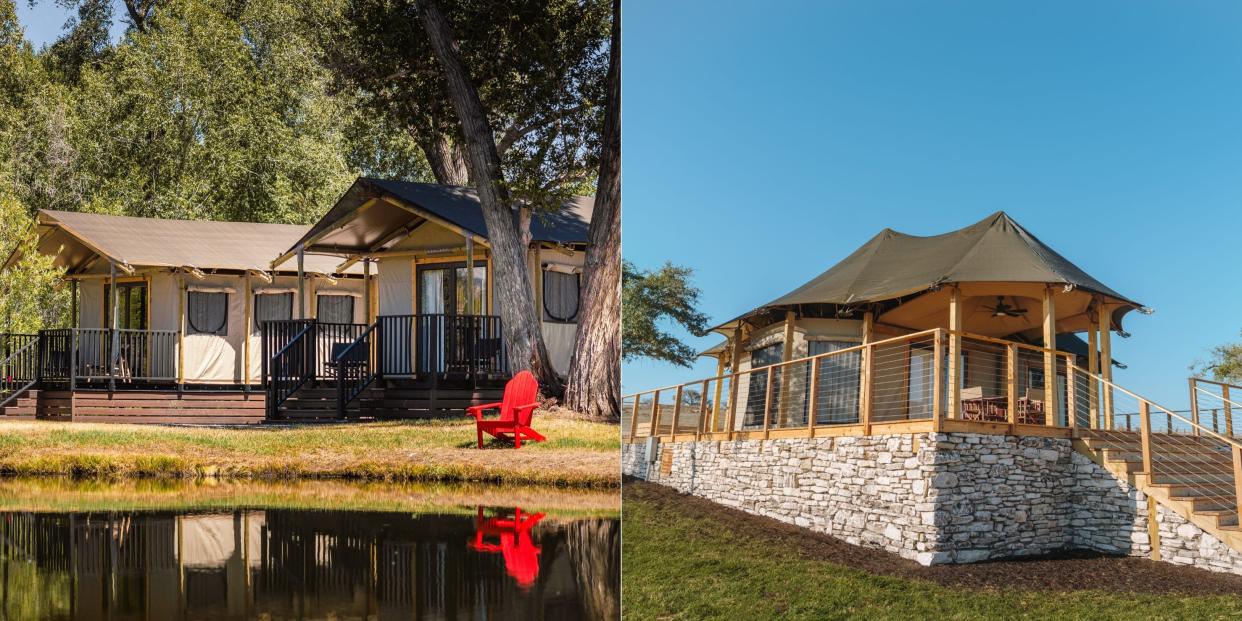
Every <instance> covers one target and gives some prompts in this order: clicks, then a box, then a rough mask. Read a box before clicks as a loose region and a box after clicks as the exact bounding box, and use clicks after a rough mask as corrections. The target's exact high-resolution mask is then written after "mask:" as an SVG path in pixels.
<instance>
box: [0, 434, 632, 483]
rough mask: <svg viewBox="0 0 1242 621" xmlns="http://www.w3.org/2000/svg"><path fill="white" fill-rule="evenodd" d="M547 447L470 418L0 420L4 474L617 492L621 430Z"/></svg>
mask: <svg viewBox="0 0 1242 621" xmlns="http://www.w3.org/2000/svg"><path fill="white" fill-rule="evenodd" d="M537 420H539V424H538V425H537V427H536V428H537V429H539V431H540V432H541V433H543V434H544V435H545V436H547V437H548V441H547V442H541V443H534V444H526V445H523V447H522V448H521V450H517V451H515V450H514V449H513V448H512V447H511V446H509V445H505V444H502V443H498V442H492V443H489V444H488V445H487V448H485V449H484V450H479V449H477V448H475V430H474V425H473V421H471V420H467V419H465V418H464V417H463V418H462V419H447V420H424V421H409V422H405V421H403V422H383V423H364V424H350V425H316V426H303V427H255V428H245V429H238V428H227V429H226V428H190V427H164V426H151V425H111V424H90V423H49V422H0V474H3V475H7V476H32V475H68V476H74V477H166V478H195V477H204V476H206V477H246V478H268V479H299V478H305V479H330V478H331V479H337V478H339V479H351V480H367V481H462V482H486V483H505V484H525V485H529V484H538V485H558V486H574V487H605V488H609V487H616V486H617V485H618V484H619V483H620V478H619V475H618V469H619V466H618V464H619V461H618V460H619V457H618V456H619V451H620V436H619V431H618V427H617V426H616V425H606V424H601V423H590V422H585V421H577V420H566V419H558V418H550V417H544V418H542V419H537Z"/></svg>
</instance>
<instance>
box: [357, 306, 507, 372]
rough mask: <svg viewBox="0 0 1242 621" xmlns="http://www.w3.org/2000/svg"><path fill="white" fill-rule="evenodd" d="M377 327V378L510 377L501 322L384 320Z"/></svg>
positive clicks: (424, 318) (416, 318) (484, 319)
mask: <svg viewBox="0 0 1242 621" xmlns="http://www.w3.org/2000/svg"><path fill="white" fill-rule="evenodd" d="M378 323H379V328H380V337H379V339H378V344H377V349H378V355H377V358H378V361H379V369H378V371H379V374H380V375H393V376H423V375H430V376H432V377H464V378H472V379H473V378H479V377H486V376H504V375H507V374H508V363H507V362H506V358H505V348H504V338H503V335H502V334H501V323H500V317H496V316H490V315H443V314H436V315H385V316H381V317H380V318H379V322H378Z"/></svg>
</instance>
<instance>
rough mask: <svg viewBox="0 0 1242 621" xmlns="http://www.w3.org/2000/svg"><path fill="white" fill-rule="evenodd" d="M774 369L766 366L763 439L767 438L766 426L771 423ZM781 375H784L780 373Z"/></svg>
mask: <svg viewBox="0 0 1242 621" xmlns="http://www.w3.org/2000/svg"><path fill="white" fill-rule="evenodd" d="M775 370H776V369H774V368H773V367H768V377H767V380H768V381H767V382H766V388H764V392H763V439H764V440H767V439H768V427H769V426H770V425H771V423H772V376H773V374H774V372H775ZM782 375H784V374H783V373H782Z"/></svg>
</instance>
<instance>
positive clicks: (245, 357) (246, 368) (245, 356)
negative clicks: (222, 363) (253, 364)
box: [242, 272, 253, 391]
mask: <svg viewBox="0 0 1242 621" xmlns="http://www.w3.org/2000/svg"><path fill="white" fill-rule="evenodd" d="M243 279H244V282H243V284H244V286H245V290H246V306H245V310H244V311H243V317H244V319H243V321H242V323H243V326H242V334H244V335H245V339H246V340H244V341H242V369H243V372H244V374H245V375H244V378H243V379H242V385H243V386H244V387H245V390H246V391H249V390H250V324H251V320H250V316H251V314H252V313H253V311H252V310H251V307H252V306H253V295H252V294H251V291H252V285H251V282H250V272H246V275H245V276H244V277H243Z"/></svg>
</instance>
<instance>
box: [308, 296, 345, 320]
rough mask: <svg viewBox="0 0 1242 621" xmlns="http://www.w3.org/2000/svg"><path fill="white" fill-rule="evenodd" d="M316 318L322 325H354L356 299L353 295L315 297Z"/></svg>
mask: <svg viewBox="0 0 1242 621" xmlns="http://www.w3.org/2000/svg"><path fill="white" fill-rule="evenodd" d="M315 308H316V309H318V310H316V311H315V312H316V315H315V318H316V319H318V320H319V322H320V323H353V322H354V297H353V296H352V295H328V294H320V295H318V296H316V297H315Z"/></svg>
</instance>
